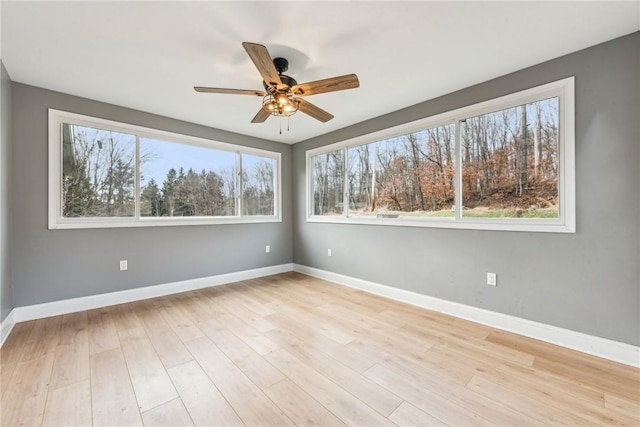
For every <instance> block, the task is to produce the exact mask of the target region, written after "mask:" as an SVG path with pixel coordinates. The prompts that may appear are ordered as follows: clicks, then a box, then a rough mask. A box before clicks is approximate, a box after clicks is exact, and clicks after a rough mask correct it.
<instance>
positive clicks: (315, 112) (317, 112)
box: [296, 98, 333, 123]
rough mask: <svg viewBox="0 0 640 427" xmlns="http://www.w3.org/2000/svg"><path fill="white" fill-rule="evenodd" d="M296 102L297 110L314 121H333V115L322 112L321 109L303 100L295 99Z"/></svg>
mask: <svg viewBox="0 0 640 427" xmlns="http://www.w3.org/2000/svg"><path fill="white" fill-rule="evenodd" d="M296 101H297V102H298V110H300V111H302V112H303V113H305V114H308V115H310V116H311V117H313V118H314V119H316V120H320V121H321V122H322V123H325V122H328V121H329V120H331V119H333V114H331V113H328V112H326V111H324V110H323V109H322V108H320V107H317V106H315V105H314V104H312V103H310V102H309V101H307V100H305V99H304V98H296Z"/></svg>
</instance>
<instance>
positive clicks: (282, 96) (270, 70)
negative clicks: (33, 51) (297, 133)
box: [194, 42, 360, 123]
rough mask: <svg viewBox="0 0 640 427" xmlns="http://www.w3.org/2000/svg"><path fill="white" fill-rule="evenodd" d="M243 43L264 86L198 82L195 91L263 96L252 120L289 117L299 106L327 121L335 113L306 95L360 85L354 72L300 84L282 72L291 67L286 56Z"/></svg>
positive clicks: (300, 108)
mask: <svg viewBox="0 0 640 427" xmlns="http://www.w3.org/2000/svg"><path fill="white" fill-rule="evenodd" d="M242 46H243V47H244V49H245V50H246V51H247V53H248V54H249V57H250V58H251V60H252V61H253V63H254V65H255V66H256V68H257V69H258V72H259V73H260V75H261V76H262V80H263V81H262V85H263V86H264V89H265V90H245V89H223V88H216V87H202V86H195V87H194V89H195V91H196V92H206V93H225V94H234V95H254V96H261V97H263V100H262V107H261V108H260V111H258V114H256V115H255V117H254V118H253V120H251V123H262V122H264V121H265V120H267V119H268V118H269V116H280V117H288V116H291V115H293V114H295V113H296V112H297V111H298V110H299V111H302V112H303V113H305V114H308V115H309V116H311V117H313V118H314V119H317V120H320V121H321V122H323V123H324V122H328V121H329V120H331V119H332V118H333V115H332V114H331V113H328V112H326V111H324V110H323V109H321V108H319V107H317V106H316V105H314V104H312V103H310V102H309V101H307V100H306V99H304V98H303V96H308V95H317V94H319V93H327V92H335V91H339V90H345V89H354V88H357V87H358V86H360V82H359V81H358V76H356V75H355V74H347V75H344V76H339V77H332V78H328V79H323V80H316V81H313V82H309V83H302V84H298V82H297V81H296V80H295V79H294V78H293V77H290V76H287V75H285V74H283V73H284V72H285V71H287V70H288V68H289V61H287V60H286V59H284V58H275V59H271V56H270V55H269V51H267V48H266V47H265V46H263V45H261V44H256V43H248V42H244V43H242Z"/></svg>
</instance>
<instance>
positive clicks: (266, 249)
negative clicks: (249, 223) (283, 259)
mask: <svg viewBox="0 0 640 427" xmlns="http://www.w3.org/2000/svg"><path fill="white" fill-rule="evenodd" d="M264 251H265V253H269V252H271V246H269V245H267V246H265V247H264Z"/></svg>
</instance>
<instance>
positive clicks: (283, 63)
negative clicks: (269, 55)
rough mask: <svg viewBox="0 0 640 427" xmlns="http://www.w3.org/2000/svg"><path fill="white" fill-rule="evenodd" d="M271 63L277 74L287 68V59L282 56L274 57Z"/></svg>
mask: <svg viewBox="0 0 640 427" xmlns="http://www.w3.org/2000/svg"><path fill="white" fill-rule="evenodd" d="M273 65H275V67H276V71H278V74H282V73H284V72H285V71H287V70H288V69H289V61H287V60H286V59H284V58H274V59H273Z"/></svg>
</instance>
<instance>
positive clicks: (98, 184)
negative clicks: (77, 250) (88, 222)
mask: <svg viewBox="0 0 640 427" xmlns="http://www.w3.org/2000/svg"><path fill="white" fill-rule="evenodd" d="M135 154H136V138H135V136H134V135H129V134H125V133H118V132H112V131H109V130H103V129H96V128H91V127H86V126H78V125H71V124H67V123H64V124H62V192H63V194H62V216H63V217H67V218H69V217H130V216H134V215H135V166H136V161H135Z"/></svg>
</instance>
